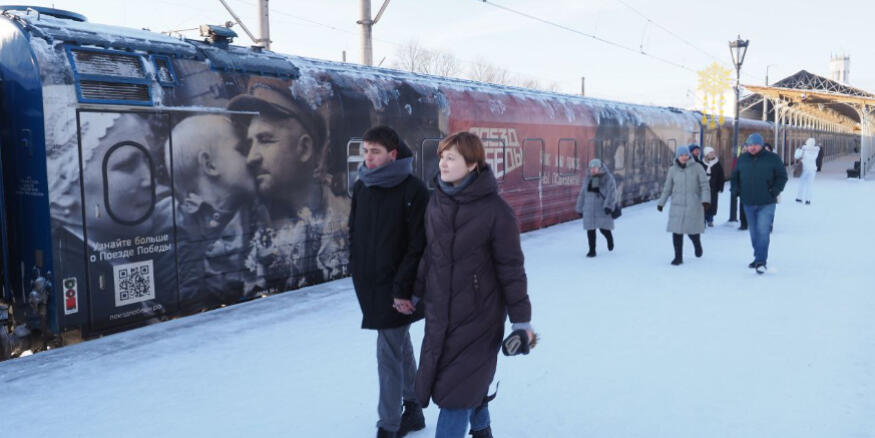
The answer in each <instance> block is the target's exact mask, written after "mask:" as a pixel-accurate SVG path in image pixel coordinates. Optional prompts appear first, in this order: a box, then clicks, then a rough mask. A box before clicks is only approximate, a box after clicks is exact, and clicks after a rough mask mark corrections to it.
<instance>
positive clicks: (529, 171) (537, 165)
mask: <svg viewBox="0 0 875 438" xmlns="http://www.w3.org/2000/svg"><path fill="white" fill-rule="evenodd" d="M543 174H544V140H542V139H540V138H527V139H526V140H525V141H524V142H523V179H524V180H534V179H540V178H541V175H543Z"/></svg>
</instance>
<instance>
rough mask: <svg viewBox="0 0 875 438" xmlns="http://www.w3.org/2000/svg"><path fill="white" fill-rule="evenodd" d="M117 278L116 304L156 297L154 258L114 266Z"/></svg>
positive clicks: (131, 302) (121, 304) (137, 301)
mask: <svg viewBox="0 0 875 438" xmlns="http://www.w3.org/2000/svg"><path fill="white" fill-rule="evenodd" d="M112 270H113V276H114V278H115V305H116V307H118V306H124V305H126V304H133V303H139V302H141V301H148V300H154V299H155V273H154V269H153V265H152V260H146V261H143V262H135V263H127V264H124V265H117V266H113V267H112Z"/></svg>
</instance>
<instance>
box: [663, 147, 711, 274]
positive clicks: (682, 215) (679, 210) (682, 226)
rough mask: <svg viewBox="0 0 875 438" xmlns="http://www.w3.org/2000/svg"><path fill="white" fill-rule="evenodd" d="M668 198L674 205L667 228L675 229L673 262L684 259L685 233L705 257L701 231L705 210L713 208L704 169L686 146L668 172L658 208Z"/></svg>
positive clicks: (698, 251)
mask: <svg viewBox="0 0 875 438" xmlns="http://www.w3.org/2000/svg"><path fill="white" fill-rule="evenodd" d="M669 198H671V208H669V210H668V226H667V227H666V231H668V232H670V233H672V244H673V245H674V259H672V261H671V264H672V265H675V266H677V265H680V264H682V263H683V262H684V256H683V254H684V234H687V235H689V236H690V240H691V241H692V242H693V248H694V249H695V254H696V257H702V240H701V235H702V233H703V232H705V211H707V210H708V209H709V208H710V205H708V202H709V201H710V200H711V190H710V189H709V188H708V178H707V177H706V176H705V170H703V169H702V167H701V166H699V165H698V164H696V162H695V161H693V160H692V158H691V156H690V150H689V148H688V147H687V146H680V147H678V148H677V150H676V151H675V160H674V163H672V166H671V168H669V169H668V174H667V175H666V176H665V185H664V186H663V188H662V196H660V197H659V201H658V202H657V205H656V209H657V210H659V211H660V212H661V211H662V208H663V207H664V206H665V203H666V202H667V201H668V199H669Z"/></svg>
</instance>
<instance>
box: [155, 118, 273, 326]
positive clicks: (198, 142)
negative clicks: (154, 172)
mask: <svg viewBox="0 0 875 438" xmlns="http://www.w3.org/2000/svg"><path fill="white" fill-rule="evenodd" d="M171 136H172V142H171V141H170V140H168V141H167V142H166V144H165V151H164V153H165V162H166V163H173V185H174V192H175V197H176V200H177V207H176V227H177V235H176V239H177V243H178V260H179V275H180V278H179V301H180V306H181V307H182V309H183V311H193V310H197V309H199V308H201V307H204V306H205V307H215V306H217V305H220V304H229V303H233V302H235V301H237V300H239V299H241V298H243V297H245V296H246V292H247V291H251V289H252V288H251V286H253V285H254V283H255V278H254V272H250V271H248V270H246V269H245V268H244V261H245V258H246V255H247V254H248V253H249V250H250V249H251V245H250V243H251V239H252V237H253V235H254V234H255V232H256V230H257V229H258V228H259V227H263V226H266V225H267V224H268V219H267V212H266V210H265V209H264V207H263V206H262V205H261V204H260V203H259V202H258V199H257V198H256V196H255V195H256V187H255V178H254V176H253V174H252V172H251V171H250V169H249V168H248V166H247V165H246V155H245V145H244V142H243V138H242V137H241V135H240V134H239V132H238V130H237V129H235V125H234V123H233V122H232V120H231V118H230V117H229V116H227V115H219V114H199V115H193V116H189V117H186V118H184V119H182V121H180V122H179V123H177V124H176V125H175V126H174V127H173V130H172V134H171ZM247 286H250V287H247Z"/></svg>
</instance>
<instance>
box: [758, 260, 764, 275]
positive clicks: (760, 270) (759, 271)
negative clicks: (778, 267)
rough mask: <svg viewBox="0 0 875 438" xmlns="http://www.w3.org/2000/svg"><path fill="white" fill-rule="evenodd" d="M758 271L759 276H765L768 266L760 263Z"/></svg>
mask: <svg viewBox="0 0 875 438" xmlns="http://www.w3.org/2000/svg"><path fill="white" fill-rule="evenodd" d="M756 269H757V274H760V275H762V274H765V273H766V265H765V264H763V263H759V264H757V267H756Z"/></svg>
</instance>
